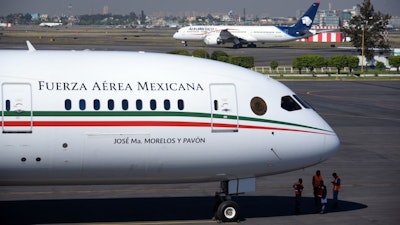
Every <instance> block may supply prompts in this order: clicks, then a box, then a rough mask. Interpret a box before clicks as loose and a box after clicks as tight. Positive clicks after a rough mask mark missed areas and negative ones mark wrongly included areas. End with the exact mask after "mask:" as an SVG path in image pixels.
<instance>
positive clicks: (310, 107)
mask: <svg viewBox="0 0 400 225" xmlns="http://www.w3.org/2000/svg"><path fill="white" fill-rule="evenodd" d="M293 97H294V98H295V99H296V100H297V101H298V102H300V104H301V105H302V106H303V107H304V108H306V109H312V106H311V105H310V104H308V102H306V101H305V100H303V99H302V98H300V96H297V95H293Z"/></svg>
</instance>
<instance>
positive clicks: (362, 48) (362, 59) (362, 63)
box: [361, 21, 368, 74]
mask: <svg viewBox="0 0 400 225" xmlns="http://www.w3.org/2000/svg"><path fill="white" fill-rule="evenodd" d="M367 23H368V21H367ZM364 33H365V24H363V25H362V34H361V74H363V73H364Z"/></svg>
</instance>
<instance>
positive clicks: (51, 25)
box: [39, 23, 62, 27]
mask: <svg viewBox="0 0 400 225" xmlns="http://www.w3.org/2000/svg"><path fill="white" fill-rule="evenodd" d="M61 25H62V23H40V24H39V26H41V27H58V26H61Z"/></svg>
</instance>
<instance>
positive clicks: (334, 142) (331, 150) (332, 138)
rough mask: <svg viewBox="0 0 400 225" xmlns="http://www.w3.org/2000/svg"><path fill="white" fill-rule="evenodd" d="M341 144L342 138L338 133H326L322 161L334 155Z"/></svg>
mask: <svg viewBox="0 0 400 225" xmlns="http://www.w3.org/2000/svg"><path fill="white" fill-rule="evenodd" d="M339 146H340V140H339V138H338V136H337V135H336V133H334V132H333V133H332V134H330V135H325V140H324V150H325V151H324V155H323V158H322V160H321V161H324V160H326V159H328V158H329V157H331V156H332V155H334V154H335V153H336V152H337V151H338V150H339Z"/></svg>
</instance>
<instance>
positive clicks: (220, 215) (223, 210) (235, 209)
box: [215, 201, 239, 222]
mask: <svg viewBox="0 0 400 225" xmlns="http://www.w3.org/2000/svg"><path fill="white" fill-rule="evenodd" d="M215 218H216V219H217V220H220V221H222V222H237V221H239V205H238V204H237V203H236V202H234V201H224V202H222V203H221V204H220V205H219V206H218V209H217V212H216V214H215Z"/></svg>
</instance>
